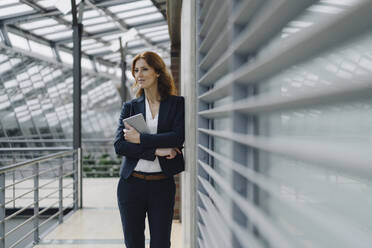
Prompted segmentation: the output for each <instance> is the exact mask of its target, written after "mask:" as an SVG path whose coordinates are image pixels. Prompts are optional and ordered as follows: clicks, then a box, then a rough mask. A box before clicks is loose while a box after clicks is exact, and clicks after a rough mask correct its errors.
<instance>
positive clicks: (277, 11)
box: [232, 0, 318, 54]
mask: <svg viewBox="0 0 372 248" xmlns="http://www.w3.org/2000/svg"><path fill="white" fill-rule="evenodd" d="M316 2H318V0H302V1H298V0H284V1H271V2H270V3H267V6H264V7H263V8H262V11H261V12H262V13H261V14H260V15H259V16H258V17H257V19H254V20H253V23H252V24H251V25H250V26H248V28H246V29H245V30H244V31H243V33H242V34H241V35H240V36H239V38H238V39H237V40H236V42H234V44H232V46H234V47H236V50H235V52H237V53H243V54H247V53H251V52H252V51H256V50H257V47H262V46H263V45H266V44H267V43H268V42H269V41H270V39H272V38H273V37H274V36H275V35H276V34H278V33H279V32H280V31H281V30H282V29H283V27H285V26H286V25H287V23H288V22H290V21H292V20H293V19H295V18H296V17H297V16H298V15H299V14H301V13H302V12H303V11H304V10H305V9H306V8H307V7H309V6H311V5H312V4H314V3H316ZM289 6H290V7H289ZM263 41H264V42H263Z"/></svg>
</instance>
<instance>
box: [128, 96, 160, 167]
mask: <svg viewBox="0 0 372 248" xmlns="http://www.w3.org/2000/svg"><path fill="white" fill-rule="evenodd" d="M145 100H146V105H145V111H146V123H147V126H148V127H149V129H150V133H151V134H156V133H157V132H158V118H159V113H157V114H156V116H155V118H154V119H153V118H152V114H151V110H150V105H149V102H148V101H147V98H146V97H145ZM134 170H135V171H142V172H150V173H152V172H161V171H162V170H161V167H160V164H159V159H158V157H156V158H155V160H154V161H149V160H145V159H140V160H138V163H137V166H136V168H134Z"/></svg>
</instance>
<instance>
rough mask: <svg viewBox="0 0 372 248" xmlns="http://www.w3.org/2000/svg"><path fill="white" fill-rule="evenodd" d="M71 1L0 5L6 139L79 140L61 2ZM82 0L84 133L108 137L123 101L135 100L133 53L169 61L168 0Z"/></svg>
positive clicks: (8, 0) (0, 113)
mask: <svg viewBox="0 0 372 248" xmlns="http://www.w3.org/2000/svg"><path fill="white" fill-rule="evenodd" d="M68 2H70V1H69V0H58V1H56V0H1V1H0V140H1V139H7V140H8V139H9V140H10V139H45V138H46V139H49V138H55V139H60V138H62V139H63V138H71V137H72V136H73V134H72V130H73V122H74V121H73V120H75V119H74V118H75V114H73V97H72V96H73V85H74V83H73V80H74V79H73V78H74V73H73V55H74V53H73V34H72V33H73V32H72V30H73V28H72V26H73V25H72V21H73V20H72V15H71V11H70V12H67V13H66V12H63V10H62V11H61V10H60V9H61V7H60V5H58V4H60V3H62V4H66V3H68ZM76 2H78V3H79V2H80V4H79V6H78V7H79V8H80V9H82V10H83V12H82V13H83V15H82V19H81V20H82V24H83V33H82V41H81V50H82V54H81V55H82V57H81V68H82V71H81V76H82V78H81V122H82V135H83V137H84V138H97V137H98V138H108V137H111V135H112V133H111V131H112V130H111V129H112V127H114V126H116V122H117V113H119V111H120V107H121V103H122V101H125V100H128V98H130V97H131V96H132V95H133V92H132V91H131V90H130V86H131V84H132V82H133V80H131V79H129V80H126V77H125V75H127V78H128V77H131V75H130V70H129V66H130V64H131V63H130V62H131V60H132V58H133V56H134V55H135V54H137V53H139V52H141V51H145V50H152V51H155V52H157V53H159V54H160V55H161V56H162V57H163V58H164V59H165V62H166V63H167V64H168V65H169V64H170V38H169V34H168V25H167V21H166V18H165V13H166V12H165V9H166V1H165V0H83V1H78V0H76ZM56 6H58V7H59V8H57V7H56ZM79 16H80V15H79ZM119 38H121V40H122V41H123V46H124V48H125V49H124V56H122V54H121V52H120V50H119V48H120V42H119ZM125 45H126V47H125ZM122 58H123V59H122ZM123 60H125V61H123ZM123 62H124V63H123ZM125 68H126V73H125V74H124V76H123V75H122V71H123V69H124V70H125ZM123 86H124V87H123ZM119 89H120V90H119ZM118 90H119V91H118ZM122 91H124V93H125V94H124V95H123V92H122ZM74 99H75V98H74ZM1 146H5V147H13V146H14V144H7V143H2V144H0V147H1Z"/></svg>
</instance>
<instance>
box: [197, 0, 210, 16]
mask: <svg viewBox="0 0 372 248" xmlns="http://www.w3.org/2000/svg"><path fill="white" fill-rule="evenodd" d="M200 2H202V3H203V5H202V6H201V11H200V15H199V19H200V21H204V19H205V17H206V16H207V13H208V10H209V5H210V3H211V0H204V1H200Z"/></svg>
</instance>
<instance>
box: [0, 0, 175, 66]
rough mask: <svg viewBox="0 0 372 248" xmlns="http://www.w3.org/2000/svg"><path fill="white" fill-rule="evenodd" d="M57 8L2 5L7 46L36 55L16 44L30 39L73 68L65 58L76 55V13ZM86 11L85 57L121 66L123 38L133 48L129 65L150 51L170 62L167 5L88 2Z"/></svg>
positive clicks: (6, 1) (18, 0)
mask: <svg viewBox="0 0 372 248" xmlns="http://www.w3.org/2000/svg"><path fill="white" fill-rule="evenodd" d="M55 3H56V1H55V0H2V1H1V3H0V27H1V33H2V35H1V36H2V40H3V41H4V43H5V44H6V45H9V46H13V47H18V48H21V49H25V50H30V49H28V48H27V47H24V46H22V45H19V44H18V42H19V41H14V40H16V39H18V40H19V37H21V38H26V39H28V40H30V41H33V42H36V43H39V44H42V45H46V46H49V47H50V48H51V49H52V51H53V53H55V54H56V59H58V60H59V59H61V60H62V62H67V63H68V62H69V61H64V60H67V59H66V57H68V55H66V54H65V53H68V54H72V29H71V25H72V17H71V13H68V14H66V15H64V14H63V13H62V12H60V11H59V10H58V9H57V8H56V7H55ZM80 5H83V6H82V7H83V9H84V14H83V20H82V24H83V25H84V31H83V36H82V51H83V57H86V58H89V59H91V60H92V61H94V62H98V63H100V64H102V65H104V66H109V67H112V66H117V65H118V63H119V62H120V53H119V51H118V50H119V40H118V38H119V37H122V38H123V40H125V41H127V42H128V43H127V49H126V50H127V53H126V54H127V55H128V58H127V59H128V60H130V59H131V56H130V55H134V54H136V53H138V52H140V51H143V50H146V49H150V50H154V51H157V52H158V53H160V54H161V55H162V56H164V57H169V47H170V41H169V34H168V26H167V22H166V18H165V16H166V14H165V8H166V1H165V0H151V1H150V0H85V1H83V2H82V3H80ZM23 43H24V42H23ZM31 50H32V49H31ZM37 52H39V53H43V52H44V51H42V50H37ZM60 53H63V55H62V56H61V54H60ZM43 55H45V54H43ZM98 67H99V66H98Z"/></svg>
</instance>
